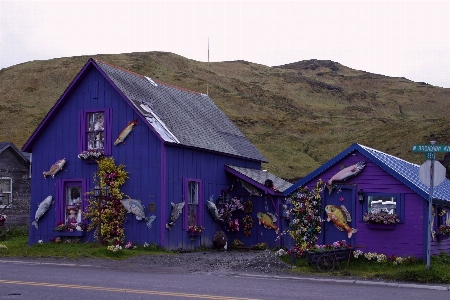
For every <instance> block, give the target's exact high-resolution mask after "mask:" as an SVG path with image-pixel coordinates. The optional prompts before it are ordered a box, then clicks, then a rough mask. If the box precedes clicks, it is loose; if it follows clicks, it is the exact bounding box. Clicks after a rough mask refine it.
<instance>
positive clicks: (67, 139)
mask: <svg viewBox="0 0 450 300" xmlns="http://www.w3.org/2000/svg"><path fill="white" fill-rule="evenodd" d="M75 87H76V88H75V89H74V90H73V91H71V93H69V94H67V95H66V97H65V99H64V103H62V104H63V105H61V106H60V108H59V111H58V112H57V114H55V116H54V117H53V119H52V120H51V121H50V122H49V123H48V124H47V125H46V127H45V128H42V131H41V134H40V136H39V138H38V139H36V143H35V144H34V145H33V149H32V152H33V163H34V164H33V174H32V176H33V181H32V191H33V192H32V195H31V202H32V203H31V216H30V222H32V221H33V220H34V214H35V212H36V210H37V207H38V204H39V203H40V202H41V201H42V200H44V199H45V198H46V197H47V196H48V195H52V196H53V197H54V198H55V203H56V185H55V182H56V179H70V178H86V179H87V181H88V183H89V189H90V190H92V189H93V187H94V182H93V175H94V173H95V172H96V171H97V164H95V163H88V162H86V161H82V160H80V159H78V154H79V149H78V139H77V136H78V130H79V117H78V112H79V111H83V110H94V109H106V108H111V140H112V142H114V141H115V139H116V138H117V137H118V136H119V134H120V132H121V131H122V130H123V129H124V128H125V127H126V126H127V124H128V122H131V121H133V120H134V119H136V118H138V123H139V124H138V125H137V126H135V127H134V130H133V131H132V132H131V134H130V135H129V137H128V138H127V139H126V140H125V143H121V144H119V145H117V146H112V157H113V158H114V161H115V163H116V165H120V164H122V165H124V166H125V170H126V171H127V172H128V176H129V179H128V180H127V181H126V183H125V184H124V185H123V186H122V187H121V191H122V192H124V193H125V195H126V197H130V198H133V199H138V200H141V202H142V204H143V205H144V207H145V208H148V205H149V204H150V203H155V204H156V212H154V213H150V212H148V211H147V216H150V215H153V214H154V215H156V220H155V221H154V222H153V226H152V228H151V229H148V228H147V226H146V224H145V221H143V220H141V221H139V220H137V219H136V218H135V216H134V215H131V214H127V216H126V221H125V224H124V228H125V236H126V241H127V242H128V241H131V242H133V243H138V244H143V243H145V242H147V243H155V244H158V245H162V246H164V247H167V248H171V249H179V248H183V249H189V248H193V247H196V246H199V245H205V246H211V245H212V237H213V235H214V234H215V233H216V231H217V230H219V229H221V228H220V226H219V225H218V224H217V223H216V222H215V221H214V220H213V219H212V217H211V215H210V214H209V213H207V212H206V205H205V207H203V208H202V209H204V210H205V213H204V214H203V224H204V226H205V227H206V230H205V233H204V234H203V236H202V238H200V239H197V240H195V241H191V240H190V239H189V238H188V235H187V232H186V231H185V229H184V228H183V222H182V218H183V216H180V218H179V219H178V220H177V222H176V223H175V226H174V227H173V228H172V229H171V230H168V229H166V228H165V224H166V223H167V222H168V221H169V218H170V213H171V210H172V207H171V202H173V203H179V202H182V201H184V199H183V197H182V196H183V179H184V178H195V179H199V180H202V182H203V194H204V196H205V197H204V198H205V201H206V200H207V199H209V197H211V196H213V197H214V199H217V197H218V196H219V195H220V192H221V190H222V189H226V188H228V187H230V182H229V179H228V178H227V175H226V172H225V170H224V165H225V164H230V165H236V166H241V167H246V168H256V169H260V168H261V164H260V163H259V162H255V161H248V160H245V159H242V158H236V157H231V156H224V155H220V154H216V153H210V152H205V151H201V150H196V149H189V148H184V147H179V146H171V145H170V144H167V145H164V144H163V143H162V142H161V141H160V140H159V139H158V137H157V135H155V134H154V133H153V131H152V130H151V129H150V127H149V126H148V125H146V124H144V123H145V122H146V121H145V120H144V119H141V118H140V117H138V115H137V114H136V112H135V111H134V110H133V108H132V107H131V106H130V105H129V104H128V103H127V102H126V101H124V99H122V98H121V96H120V94H119V93H118V92H117V91H116V90H115V89H114V88H113V87H112V86H111V85H110V83H109V82H108V81H107V80H105V78H104V77H103V76H102V75H101V74H100V73H99V72H98V71H97V70H96V69H95V68H92V69H90V70H89V71H86V72H85V73H84V75H83V77H82V78H80V79H79V80H78V82H77V84H76V85H75ZM62 158H66V160H67V162H66V165H65V166H64V168H63V170H62V171H60V172H59V173H58V174H56V178H52V177H47V179H44V178H43V175H42V172H44V171H47V170H49V169H50V167H51V166H52V165H53V164H54V163H55V162H56V161H57V160H59V159H62ZM161 174H164V177H161ZM162 187H165V188H164V189H162ZM255 211H256V208H255ZM56 212H57V208H56V205H55V204H53V205H52V206H51V207H50V209H49V211H48V212H47V213H46V214H45V215H44V216H43V217H42V218H41V219H40V220H39V229H36V228H34V227H30V238H29V243H30V244H34V243H36V242H37V241H38V240H40V239H42V240H44V241H48V240H50V239H52V238H55V237H56V236H57V235H56V234H55V233H54V232H53V228H54V227H55V226H56V222H57V221H56V218H55V216H56ZM256 222H257V220H256V218H255V229H256V227H257V226H256V224H257V223H256ZM93 238H94V237H93V233H92V232H89V233H88V234H87V235H86V237H85V238H84V239H86V240H93ZM255 238H256V235H255Z"/></svg>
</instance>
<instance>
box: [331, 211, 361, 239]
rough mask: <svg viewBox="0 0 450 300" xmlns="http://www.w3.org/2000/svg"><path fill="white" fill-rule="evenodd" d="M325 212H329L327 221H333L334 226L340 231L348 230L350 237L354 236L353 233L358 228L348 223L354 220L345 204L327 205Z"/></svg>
mask: <svg viewBox="0 0 450 300" xmlns="http://www.w3.org/2000/svg"><path fill="white" fill-rule="evenodd" d="M325 212H326V213H327V222H330V221H331V222H333V223H334V226H336V228H337V229H339V230H340V231H344V230H345V231H347V236H348V238H349V239H350V238H352V235H353V234H354V233H356V232H357V231H358V229H355V228H351V227H350V226H349V225H348V223H349V222H351V221H352V217H351V216H350V213H349V212H348V210H347V208H345V206H344V205H341V206H340V207H339V206H336V205H327V206H325Z"/></svg>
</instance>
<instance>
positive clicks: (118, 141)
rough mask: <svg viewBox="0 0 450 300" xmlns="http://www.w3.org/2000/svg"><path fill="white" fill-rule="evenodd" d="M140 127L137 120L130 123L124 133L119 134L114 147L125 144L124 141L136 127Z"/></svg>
mask: <svg viewBox="0 0 450 300" xmlns="http://www.w3.org/2000/svg"><path fill="white" fill-rule="evenodd" d="M136 125H138V122H137V119H134V121H133V122H128V125H127V127H125V128H124V130H122V132H121V133H120V134H119V137H118V138H117V139H116V141H115V142H114V146H117V145H118V144H120V143H123V141H124V140H125V139H126V138H127V137H128V135H129V134H130V133H131V131H132V130H134V126H136Z"/></svg>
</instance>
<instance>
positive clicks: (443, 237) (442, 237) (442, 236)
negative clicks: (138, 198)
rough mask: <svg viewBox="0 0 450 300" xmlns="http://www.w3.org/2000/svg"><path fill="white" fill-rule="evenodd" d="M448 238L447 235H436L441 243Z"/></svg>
mask: <svg viewBox="0 0 450 300" xmlns="http://www.w3.org/2000/svg"><path fill="white" fill-rule="evenodd" d="M449 237H450V235H449V234H438V240H440V241H443V240H446V239H448V238H449Z"/></svg>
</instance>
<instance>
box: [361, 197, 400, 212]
mask: <svg viewBox="0 0 450 300" xmlns="http://www.w3.org/2000/svg"><path fill="white" fill-rule="evenodd" d="M367 204H368V205H367V208H368V211H367V212H370V213H381V212H383V213H387V214H396V213H397V197H392V196H368V197H367Z"/></svg>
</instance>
